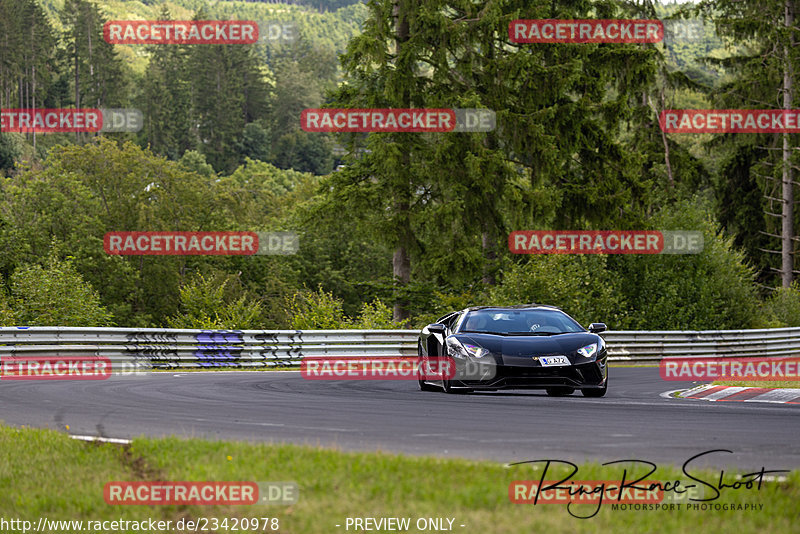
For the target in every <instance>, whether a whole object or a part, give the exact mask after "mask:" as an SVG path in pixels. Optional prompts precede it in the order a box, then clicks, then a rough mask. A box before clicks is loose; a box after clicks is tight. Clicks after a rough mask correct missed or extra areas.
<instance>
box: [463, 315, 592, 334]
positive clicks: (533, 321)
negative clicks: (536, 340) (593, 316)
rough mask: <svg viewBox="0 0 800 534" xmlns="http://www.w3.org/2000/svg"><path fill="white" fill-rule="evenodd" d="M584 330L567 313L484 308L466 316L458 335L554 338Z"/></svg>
mask: <svg viewBox="0 0 800 534" xmlns="http://www.w3.org/2000/svg"><path fill="white" fill-rule="evenodd" d="M585 331H586V330H585V329H584V328H583V327H582V326H581V325H579V324H578V323H577V322H575V320H574V319H572V318H571V317H570V316H568V315H567V314H566V313H564V312H561V311H558V310H546V309H529V310H526V309H522V310H504V309H483V310H474V311H471V312H469V313H467V316H466V318H465V319H464V321H463V323H462V324H461V328H460V329H459V332H484V333H489V334H509V335H542V336H547V335H555V334H566V333H569V332H585Z"/></svg>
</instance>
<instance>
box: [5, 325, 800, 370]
mask: <svg viewBox="0 0 800 534" xmlns="http://www.w3.org/2000/svg"><path fill="white" fill-rule="evenodd" d="M417 335H418V331H416V330H303V331H301V330H177V329H162V328H91V327H49V326H36V327H3V328H0V359H1V358H5V357H22V356H29V357H36V356H52V355H54V354H58V355H64V356H73V355H74V356H78V355H80V356H87V355H92V356H102V357H106V358H109V359H110V360H111V361H112V363H113V362H115V361H117V362H135V363H136V364H137V365H141V366H143V367H153V368H164V369H173V368H219V367H277V366H293V365H298V364H299V362H300V360H301V359H302V358H304V357H312V356H367V355H370V356H414V355H416V353H417ZM602 335H603V337H604V339H605V340H606V342H607V344H608V350H609V360H611V361H618V362H628V363H647V362H658V361H659V360H661V359H662V358H669V357H679V356H682V357H687V356H688V357H697V358H701V357H719V356H727V357H750V356H790V355H798V354H800V328H775V329H765V330H705V331H633V330H620V331H610V332H605V333H603V334H602Z"/></svg>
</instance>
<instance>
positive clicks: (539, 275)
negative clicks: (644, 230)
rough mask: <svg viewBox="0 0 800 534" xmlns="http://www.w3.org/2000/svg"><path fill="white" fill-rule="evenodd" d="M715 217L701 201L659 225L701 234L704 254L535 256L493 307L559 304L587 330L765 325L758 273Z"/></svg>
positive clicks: (515, 269) (674, 209)
mask: <svg viewBox="0 0 800 534" xmlns="http://www.w3.org/2000/svg"><path fill="white" fill-rule="evenodd" d="M710 211H711V210H710V206H709V205H708V203H707V202H705V201H704V200H702V199H694V200H692V201H684V202H680V203H678V204H676V205H673V206H671V207H669V208H667V209H664V210H662V211H661V212H660V213H659V214H657V215H656V216H655V217H653V218H652V219H651V222H652V228H653V229H656V230H687V231H701V232H702V233H703V239H704V249H703V251H702V252H701V253H700V254H682V255H680V254H654V255H632V254H631V255H608V256H604V255H588V254H587V255H577V256H576V255H542V256H531V257H528V258H525V259H524V260H522V261H521V262H520V263H516V264H514V265H513V266H512V267H511V268H510V269H508V270H507V271H506V273H505V276H504V278H503V281H502V284H501V285H500V286H497V287H495V288H493V289H491V290H490V291H489V301H490V302H489V303H491V304H498V305H501V304H521V303H526V302H538V303H540V304H552V305H556V306H560V307H561V308H563V309H564V311H566V312H567V313H569V314H570V315H572V316H573V317H575V319H577V320H578V321H579V322H580V323H581V324H584V325H586V324H587V323H589V322H593V321H603V322H605V323H607V324H608V326H609V328H610V329H615V330H623V329H634V330H704V329H714V330H717V329H720V330H722V329H740V328H754V327H758V326H761V325H763V324H764V317H763V312H761V310H760V306H759V299H758V295H757V291H756V288H755V285H754V284H753V279H754V271H753V269H752V268H751V267H750V266H748V265H747V263H746V262H745V259H744V254H743V253H742V252H740V251H738V250H735V249H734V248H733V244H732V240H731V239H728V238H725V237H722V236H721V235H719V229H718V225H717V223H716V222H715V221H714V220H713V219H711V218H710V217H709V216H708V213H709V212H710ZM788 309H789V308H787V310H788ZM787 313H789V312H788V311H787ZM792 313H796V311H793V312H792ZM784 315H786V314H784ZM797 320H800V319H797Z"/></svg>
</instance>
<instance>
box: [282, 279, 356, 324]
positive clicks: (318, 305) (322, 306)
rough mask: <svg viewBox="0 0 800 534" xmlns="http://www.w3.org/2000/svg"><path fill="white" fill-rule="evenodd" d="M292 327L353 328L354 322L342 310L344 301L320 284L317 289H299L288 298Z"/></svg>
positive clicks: (287, 303)
mask: <svg viewBox="0 0 800 534" xmlns="http://www.w3.org/2000/svg"><path fill="white" fill-rule="evenodd" d="M286 305H287V308H288V310H289V316H290V319H291V325H292V328H295V329H297V330H307V329H316V328H318V329H322V330H328V329H336V328H351V326H352V323H351V322H350V320H349V319H348V318H347V316H346V315H345V314H344V311H343V310H342V301H341V300H340V299H338V298H336V297H334V296H333V293H329V292H326V291H325V290H324V289H322V286H319V287H318V288H317V290H316V291H308V290H306V291H298V292H296V293H295V294H294V295H292V297H291V298H289V299H287V302H286Z"/></svg>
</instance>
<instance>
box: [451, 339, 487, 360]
mask: <svg viewBox="0 0 800 534" xmlns="http://www.w3.org/2000/svg"><path fill="white" fill-rule="evenodd" d="M447 346H448V348H450V349H452V350H453V352H454V353H455V354H454V355H455V356H461V357H462V358H466V357H467V356H472V357H473V358H483V357H484V356H486V355H487V354H489V350H488V349H485V348H483V347H479V346H478V345H472V344H470V343H462V342H460V341H459V340H458V339H456V338H454V337H450V338H447Z"/></svg>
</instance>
